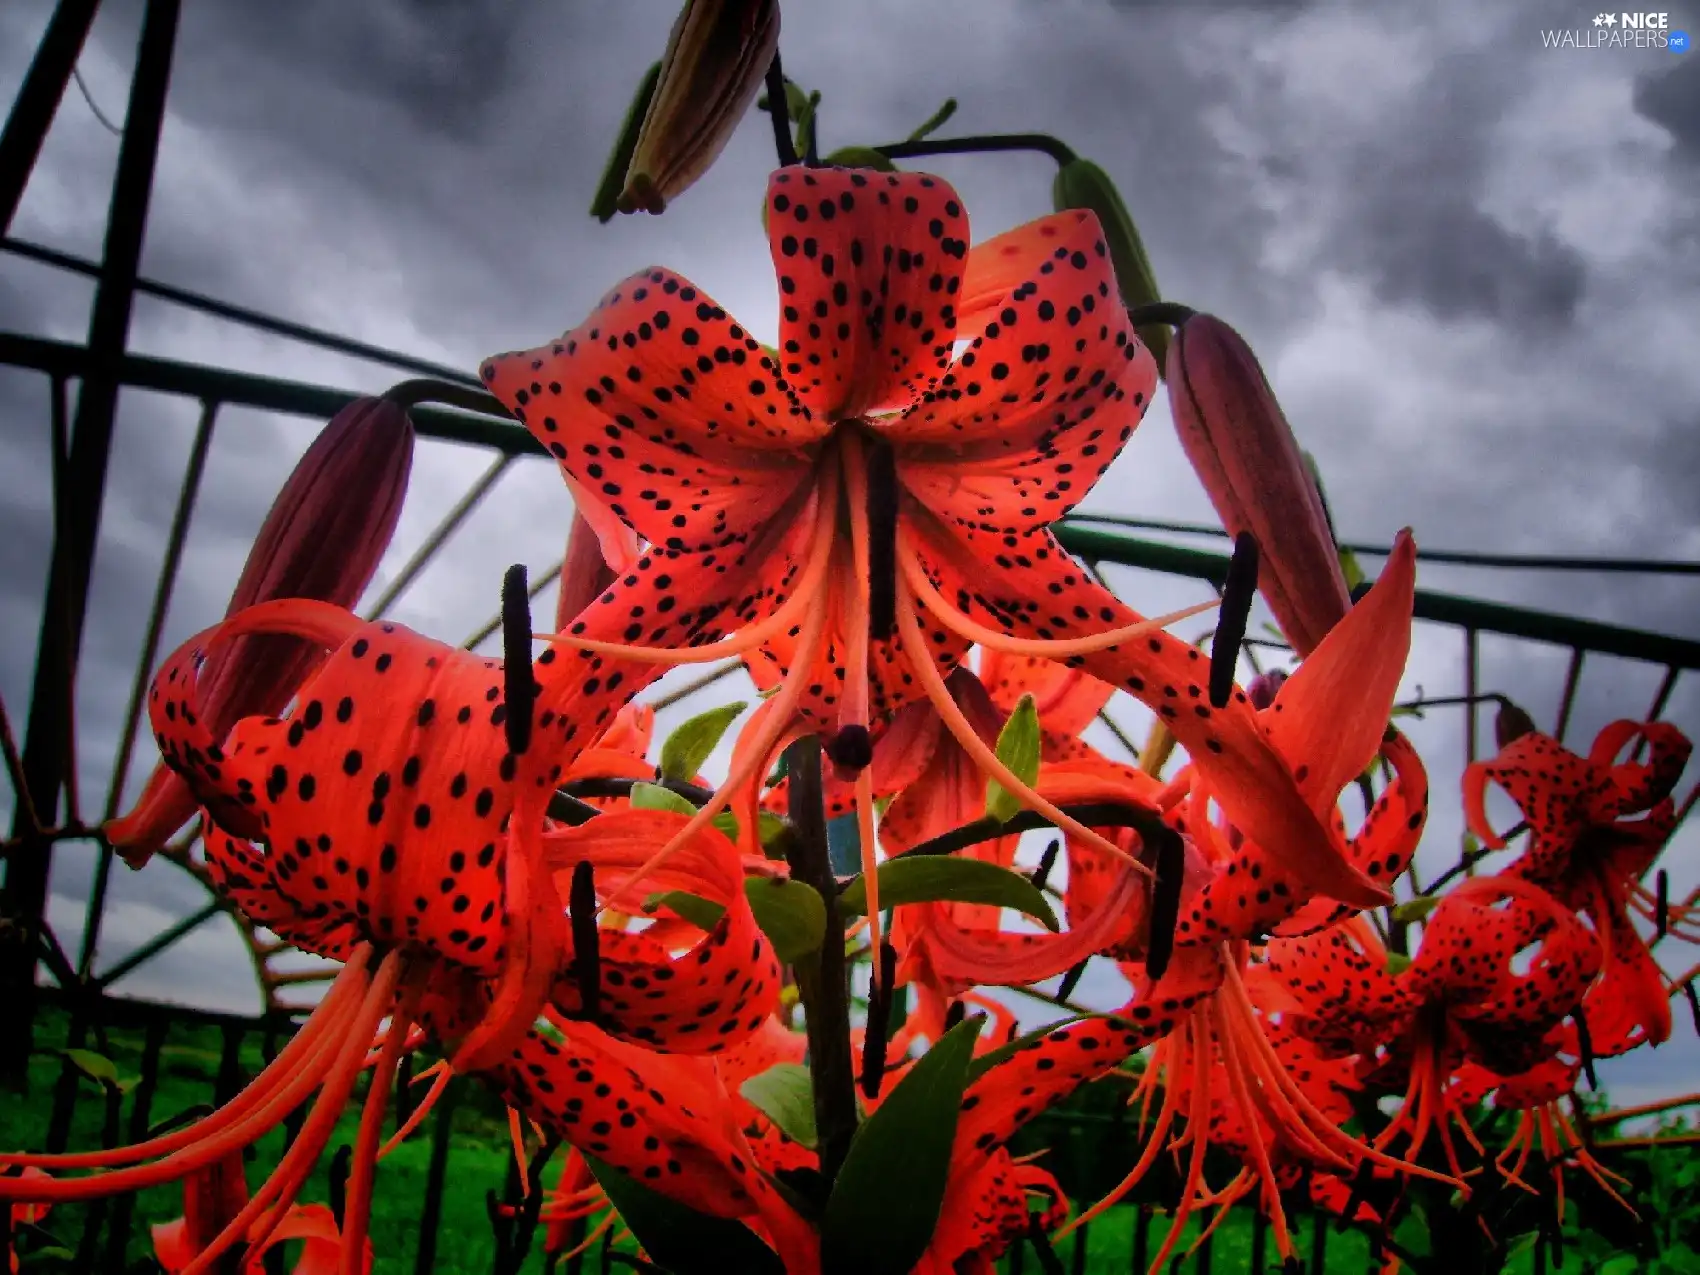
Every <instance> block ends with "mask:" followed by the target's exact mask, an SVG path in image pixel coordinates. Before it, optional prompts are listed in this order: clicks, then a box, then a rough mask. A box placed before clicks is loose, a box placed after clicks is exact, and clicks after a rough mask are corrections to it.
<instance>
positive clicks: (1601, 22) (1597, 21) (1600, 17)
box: [1594, 13, 1606, 27]
mask: <svg viewBox="0 0 1700 1275" xmlns="http://www.w3.org/2000/svg"><path fill="white" fill-rule="evenodd" d="M1605 24H1606V15H1605V14H1603V13H1596V14H1595V15H1594V25H1595V26H1597V27H1603V26H1605Z"/></svg>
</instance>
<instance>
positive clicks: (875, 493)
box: [868, 440, 897, 642]
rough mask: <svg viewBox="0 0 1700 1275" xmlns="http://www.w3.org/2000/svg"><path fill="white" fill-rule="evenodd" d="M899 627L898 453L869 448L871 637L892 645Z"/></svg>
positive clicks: (884, 445)
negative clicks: (891, 640)
mask: <svg viewBox="0 0 1700 1275" xmlns="http://www.w3.org/2000/svg"><path fill="white" fill-rule="evenodd" d="M896 626H897V453H896V452H894V451H892V450H891V444H890V443H887V442H885V441H883V440H881V441H879V442H875V443H873V444H872V445H870V446H869V448H868V635H869V636H870V637H872V638H873V639H874V641H876V642H885V641H889V640H890V638H891V631H892V629H894V628H895V627H896Z"/></svg>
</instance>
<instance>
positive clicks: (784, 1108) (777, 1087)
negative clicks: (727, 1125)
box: [738, 1063, 815, 1151]
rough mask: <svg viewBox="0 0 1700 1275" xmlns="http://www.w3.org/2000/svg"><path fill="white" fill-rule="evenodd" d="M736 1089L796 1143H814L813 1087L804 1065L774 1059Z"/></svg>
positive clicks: (810, 1147)
mask: <svg viewBox="0 0 1700 1275" xmlns="http://www.w3.org/2000/svg"><path fill="white" fill-rule="evenodd" d="M738 1092H739V1093H741V1094H743V1095H744V1097H745V1098H746V1099H747V1100H748V1101H749V1102H750V1103H751V1104H752V1105H754V1106H755V1107H757V1108H759V1109H760V1110H761V1111H762V1113H763V1114H764V1115H766V1116H767V1118H768V1119H769V1120H771V1121H773V1123H774V1124H776V1125H778V1126H779V1129H780V1132H782V1133H783V1134H784V1135H785V1136H786V1137H787V1138H790V1139H791V1141H793V1142H795V1143H797V1144H798V1145H799V1146H804V1147H808V1148H809V1149H810V1150H811V1151H812V1150H814V1147H815V1088H814V1081H813V1080H812V1079H811V1078H810V1076H809V1069H808V1068H807V1067H802V1066H799V1065H798V1064H796V1063H775V1064H774V1065H773V1066H771V1067H769V1068H768V1069H767V1070H766V1071H764V1072H762V1073H761V1074H760V1075H759V1076H751V1077H750V1078H749V1079H748V1080H746V1081H745V1082H744V1083H743V1084H742V1085H740V1086H739V1087H738Z"/></svg>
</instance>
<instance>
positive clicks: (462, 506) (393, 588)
mask: <svg viewBox="0 0 1700 1275" xmlns="http://www.w3.org/2000/svg"><path fill="white" fill-rule="evenodd" d="M513 459H514V458H513V457H512V456H510V455H507V454H503V455H499V456H497V457H496V459H495V460H493V461H492V462H491V463H490V467H489V468H488V469H486V470H485V471H484V472H483V473H482V474H480V475H479V477H478V481H477V482H475V483H473V484H472V486H471V487H470V488H469V489H468V490H467V493H466V494H465V495H464V496H462V497H461V498H460V499H459V500H457V501H456V502H455V504H454V508H452V509H450V510H449V512H448V513H446V514H444V515H443V517H442V520H441V521H440V522H438V523H437V526H436V528H435V529H434V530H433V531H432V532H431V534H430V535H428V536H426V537H425V543H424V544H422V545H420V546H419V548H418V549H416V550H414V553H413V556H412V557H411V558H409V559H408V560H407V565H406V566H404V567H403V568H402V569H401V571H400V572H399V573H397V575H396V578H395V579H394V580H392V581H390V583H389V587H388V588H386V589H385V590H384V591H383V592H382V593H381V594H379V595H378V600H377V601H376V602H374V603H373V604H372V609H371V610H370V611H369V612H367V614H366V618H367V619H368V620H379V619H382V618H383V616H384V613H385V612H387V611H388V610H389V609H390V607H392V606H393V605H395V601H396V599H397V598H399V597H401V595H402V594H404V593H406V592H407V589H408V586H409V585H411V584H412V583H413V581H414V579H415V578H416V577H417V576H418V575H419V573H420V572H421V571H423V570H424V569H425V568H426V566H427V565H429V563H430V561H431V558H432V555H434V554H435V553H436V552H437V550H439V549H441V548H442V547H443V542H444V541H445V540H447V539H448V538H449V537H450V536H451V535H453V534H454V532H455V529H456V528H457V527H459V526H460V524H461V523H463V522H465V521H466V518H467V515H468V514H470V513H471V512H472V511H473V510H474V509H476V508H478V504H479V502H480V501H482V500H483V499H484V497H485V495H486V494H488V493H489V491H490V488H492V487H494V486H495V485H496V480H497V479H498V478H500V477H501V476H502V475H503V474H504V473H506V472H507V469H508V466H509V465H511V464H513ZM544 583H545V584H547V583H548V580H547V579H545V580H544ZM533 596H535V595H533Z"/></svg>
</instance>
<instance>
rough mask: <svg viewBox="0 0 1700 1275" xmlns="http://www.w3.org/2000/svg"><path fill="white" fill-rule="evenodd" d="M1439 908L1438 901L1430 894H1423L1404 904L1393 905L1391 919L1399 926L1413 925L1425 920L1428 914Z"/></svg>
mask: <svg viewBox="0 0 1700 1275" xmlns="http://www.w3.org/2000/svg"><path fill="white" fill-rule="evenodd" d="M1439 906H1440V899H1439V898H1438V897H1437V896H1435V895H1432V894H1424V895H1421V896H1419V897H1418V898H1415V899H1411V900H1409V901H1408V902H1405V903H1398V904H1395V905H1394V907H1393V919H1394V920H1395V921H1398V922H1399V923H1400V924H1401V925H1415V924H1416V923H1417V922H1419V921H1422V920H1426V919H1427V917H1428V914H1429V913H1430V912H1432V911H1434V910H1435V909H1436V908H1437V907H1439Z"/></svg>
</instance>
